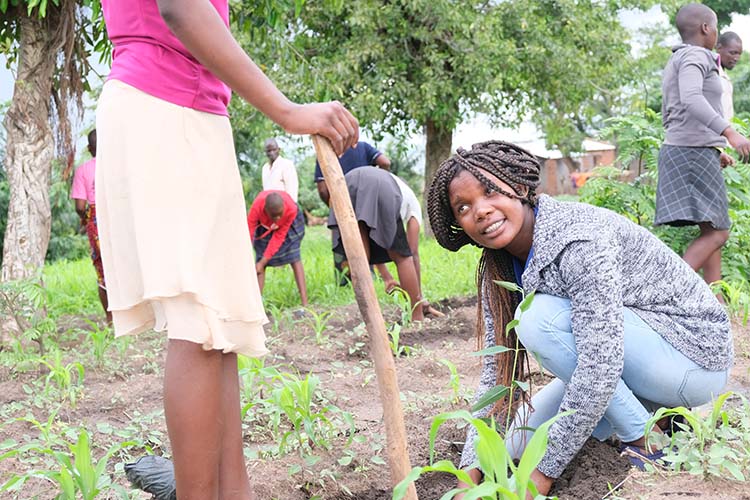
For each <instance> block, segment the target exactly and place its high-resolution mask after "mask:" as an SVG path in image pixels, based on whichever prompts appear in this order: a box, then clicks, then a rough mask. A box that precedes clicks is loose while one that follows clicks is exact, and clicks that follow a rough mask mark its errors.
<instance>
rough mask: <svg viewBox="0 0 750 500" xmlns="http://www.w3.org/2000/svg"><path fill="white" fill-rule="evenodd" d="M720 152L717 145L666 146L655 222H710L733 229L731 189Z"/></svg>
mask: <svg viewBox="0 0 750 500" xmlns="http://www.w3.org/2000/svg"><path fill="white" fill-rule="evenodd" d="M719 155H720V153H719V151H718V150H717V149H716V148H710V147H709V148H694V147H686V146H672V145H670V144H664V145H662V147H661V149H660V150H659V181H658V183H657V186H656V217H655V220H654V224H656V225H662V224H667V225H670V226H687V225H695V224H699V223H702V222H709V223H711V226H713V227H714V228H715V229H729V227H730V226H731V221H730V220H729V209H728V203H727V189H726V186H725V185H724V176H723V175H722V173H721V164H720V162H719Z"/></svg>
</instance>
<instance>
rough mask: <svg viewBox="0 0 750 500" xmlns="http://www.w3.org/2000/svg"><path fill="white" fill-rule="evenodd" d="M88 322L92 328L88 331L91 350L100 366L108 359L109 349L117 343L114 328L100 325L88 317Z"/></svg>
mask: <svg viewBox="0 0 750 500" xmlns="http://www.w3.org/2000/svg"><path fill="white" fill-rule="evenodd" d="M85 321H86V324H88V325H89V328H90V330H88V331H87V332H86V333H87V335H88V341H89V343H90V344H91V350H92V353H93V355H94V360H95V361H96V364H97V366H98V367H99V368H101V367H103V366H104V362H105V360H106V359H107V351H108V350H109V348H110V347H112V345H113V344H114V343H115V336H114V332H113V331H112V329H111V328H110V327H108V326H106V325H105V326H99V325H98V324H97V323H94V322H93V321H91V320H89V319H87V320H85Z"/></svg>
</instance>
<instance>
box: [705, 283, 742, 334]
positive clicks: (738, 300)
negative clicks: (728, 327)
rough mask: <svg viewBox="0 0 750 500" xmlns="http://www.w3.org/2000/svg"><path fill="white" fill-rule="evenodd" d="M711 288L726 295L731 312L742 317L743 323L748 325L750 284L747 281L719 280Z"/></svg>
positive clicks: (728, 308)
mask: <svg viewBox="0 0 750 500" xmlns="http://www.w3.org/2000/svg"><path fill="white" fill-rule="evenodd" d="M711 289H712V290H713V291H714V293H720V294H721V295H722V297H724V301H725V303H726V307H727V310H728V311H729V314H730V315H731V316H733V317H737V318H740V320H741V321H742V324H743V325H744V326H747V321H748V319H749V318H750V284H748V282H747V281H736V282H732V283H730V282H728V281H724V280H719V281H716V282H714V283H712V284H711Z"/></svg>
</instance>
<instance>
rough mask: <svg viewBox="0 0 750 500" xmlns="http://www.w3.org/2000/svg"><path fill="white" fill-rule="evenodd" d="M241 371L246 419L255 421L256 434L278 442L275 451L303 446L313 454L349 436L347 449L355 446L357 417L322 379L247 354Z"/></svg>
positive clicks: (303, 453)
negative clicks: (332, 399)
mask: <svg viewBox="0 0 750 500" xmlns="http://www.w3.org/2000/svg"><path fill="white" fill-rule="evenodd" d="M239 373H240V377H241V380H242V400H243V403H244V404H243V407H242V418H243V421H244V422H245V423H246V424H252V427H253V432H257V431H258V430H260V431H265V432H267V433H269V434H270V438H271V439H272V440H274V441H275V443H276V446H275V449H274V450H273V454H276V455H282V454H285V453H289V452H291V451H294V450H297V451H298V452H299V453H300V455H301V456H308V455H312V454H314V450H316V449H323V450H330V449H331V447H332V444H333V442H334V440H336V439H338V438H344V439H345V443H344V448H347V447H348V446H349V445H350V444H351V439H352V436H353V435H354V431H355V430H356V428H355V425H354V418H353V417H352V415H351V413H349V412H346V411H342V410H341V409H339V408H338V407H337V406H335V405H333V404H331V403H330V402H329V401H328V399H327V397H326V396H325V395H324V393H323V391H322V390H321V389H320V387H319V385H320V379H319V378H318V377H316V376H314V375H307V376H305V377H300V376H298V375H295V374H293V373H286V372H283V371H281V370H280V369H279V368H278V367H274V366H270V367H267V366H265V365H264V362H263V360H259V359H254V358H245V357H240V363H239ZM258 437H259V436H258Z"/></svg>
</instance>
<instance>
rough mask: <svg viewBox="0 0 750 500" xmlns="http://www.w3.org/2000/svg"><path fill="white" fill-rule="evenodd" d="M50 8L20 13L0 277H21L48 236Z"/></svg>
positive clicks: (40, 255) (37, 260) (37, 261)
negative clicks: (43, 15) (39, 12)
mask: <svg viewBox="0 0 750 500" xmlns="http://www.w3.org/2000/svg"><path fill="white" fill-rule="evenodd" d="M54 17H55V15H54V11H52V12H49V13H48V16H47V18H45V19H39V18H38V17H37V16H36V14H34V15H33V16H32V17H29V16H26V15H25V14H20V16H19V19H18V22H19V28H20V29H19V31H20V37H19V49H18V74H17V79H16V82H15V86H14V89H13V99H12V100H11V104H10V108H9V109H8V113H7V114H6V115H5V120H4V121H3V124H4V125H5V129H6V130H7V138H6V139H7V141H6V156H5V169H6V172H7V176H8V183H9V185H10V203H9V205H8V222H7V227H6V230H5V239H4V240H3V264H2V272H1V274H0V279H2V280H3V281H7V280H14V279H23V278H27V277H28V276H31V275H33V274H34V273H36V272H37V271H38V270H39V269H40V268H41V267H42V266H43V265H44V257H45V255H46V254H47V245H48V244H49V238H50V219H51V214H50V201H49V186H50V174H51V170H52V160H53V156H54V137H53V134H52V129H51V128H50V103H51V92H52V85H53V76H54V70H55V61H56V59H55V58H56V57H57V51H56V50H50V47H51V46H52V44H51V41H52V37H53V33H54V31H55V30H54V26H51V25H53V24H54V23H55V19H54Z"/></svg>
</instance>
